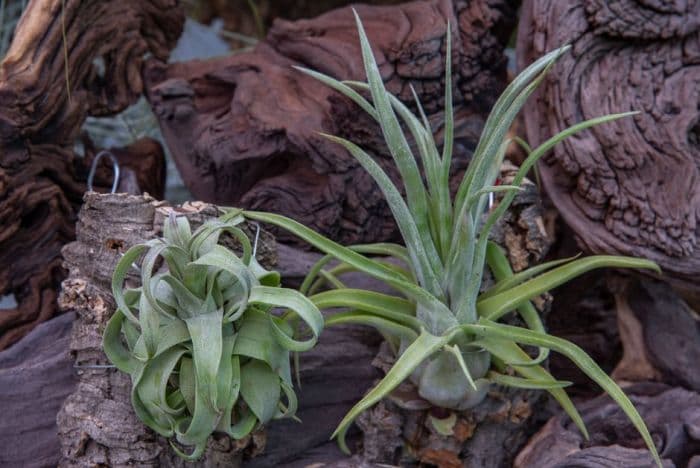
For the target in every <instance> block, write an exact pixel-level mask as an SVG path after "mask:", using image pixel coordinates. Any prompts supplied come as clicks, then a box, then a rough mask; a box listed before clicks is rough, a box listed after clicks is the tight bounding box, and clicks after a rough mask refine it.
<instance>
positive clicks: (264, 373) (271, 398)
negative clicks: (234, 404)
mask: <svg viewBox="0 0 700 468" xmlns="http://www.w3.org/2000/svg"><path fill="white" fill-rule="evenodd" d="M241 396H242V397H243V399H244V400H245V402H246V403H247V404H248V407H249V408H250V410H251V411H252V412H253V414H255V416H256V417H257V418H258V420H260V422H261V423H263V424H265V423H266V422H268V421H269V420H271V419H272V418H273V417H274V416H275V414H276V413H277V403H278V402H279V399H280V378H279V376H278V375H277V374H276V373H275V372H274V371H273V370H272V369H270V366H268V365H267V364H265V363H264V362H262V361H258V360H252V361H249V362H248V363H247V364H245V365H244V366H242V367H241Z"/></svg>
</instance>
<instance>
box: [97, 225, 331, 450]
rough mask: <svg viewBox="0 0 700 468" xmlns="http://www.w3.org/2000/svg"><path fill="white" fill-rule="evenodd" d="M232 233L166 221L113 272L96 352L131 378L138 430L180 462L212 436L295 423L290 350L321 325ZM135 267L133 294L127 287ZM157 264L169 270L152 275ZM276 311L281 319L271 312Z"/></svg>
mask: <svg viewBox="0 0 700 468" xmlns="http://www.w3.org/2000/svg"><path fill="white" fill-rule="evenodd" d="M234 217H235V213H234ZM237 224H238V221H232V220H231V219H230V218H226V217H222V218H221V219H219V220H213V221H209V222H207V223H205V224H204V225H202V226H201V227H200V228H199V229H197V230H196V231H195V232H194V233H192V232H191V230H190V225H189V223H188V221H187V219H186V218H183V217H180V218H175V216H171V217H170V218H169V219H168V220H166V222H165V226H164V229H163V231H164V236H163V238H162V239H155V240H152V241H150V242H147V243H146V244H142V245H136V246H134V247H132V248H131V249H129V250H128V251H127V252H126V253H125V254H124V256H123V257H122V258H121V260H120V261H119V263H118V265H117V267H116V269H115V271H114V276H113V282H112V291H113V294H114V299H115V301H116V303H117V311H116V312H115V314H114V315H113V316H112V318H111V319H110V320H109V322H108V324H107V327H106V329H105V333H104V350H105V353H106V354H107V357H108V358H109V360H110V361H111V362H112V363H113V364H114V365H115V366H116V367H117V368H118V369H119V370H121V371H123V372H126V373H128V374H129V375H130V376H131V381H132V389H131V401H132V404H133V407H134V410H135V411H136V414H137V415H138V417H139V418H140V419H141V421H143V422H144V423H145V424H146V425H147V426H148V427H150V428H151V429H153V430H154V431H156V432H157V433H158V434H160V435H162V436H164V437H173V436H174V437H175V439H176V440H177V442H178V443H179V444H180V445H184V446H194V449H193V450H192V452H191V453H190V454H185V453H183V452H182V451H181V450H180V448H179V447H178V446H176V445H175V444H173V448H174V449H175V450H176V451H177V453H178V454H180V455H181V456H182V457H184V458H187V459H197V458H199V457H200V456H201V455H202V453H203V451H204V448H205V447H206V443H207V440H208V438H209V436H210V435H211V434H212V433H213V432H214V431H219V432H224V433H227V434H229V435H230V436H231V437H233V438H234V439H240V438H242V437H245V436H246V435H248V434H249V433H250V432H251V431H253V430H254V429H255V428H256V427H258V426H259V425H260V424H265V423H267V422H268V421H270V420H271V419H273V418H283V417H293V416H294V414H295V412H296V408H297V399H296V395H295V393H294V390H293V388H292V378H291V371H290V363H289V352H290V351H305V350H308V349H310V348H311V347H312V346H314V344H315V343H316V339H317V337H318V335H319V333H320V332H321V329H322V327H323V317H322V316H321V313H320V312H319V310H318V308H317V307H316V306H315V305H313V304H312V303H311V302H310V301H309V299H307V298H306V297H305V296H303V295H302V294H300V293H299V292H297V291H293V290H290V289H285V288H281V287H279V286H280V278H279V275H278V274H277V273H274V272H269V271H266V270H265V269H264V268H263V267H262V266H261V265H260V264H259V263H258V262H257V261H256V260H255V252H254V248H253V247H252V246H251V243H250V241H249V239H248V237H247V236H246V234H245V233H244V232H243V231H242V230H241V228H240V227H238V226H237ZM222 233H228V234H230V235H232V236H233V237H234V238H236V239H237V240H238V241H239V242H240V244H241V245H242V249H243V254H242V256H241V257H239V256H237V255H236V254H234V253H233V252H232V251H230V250H229V249H227V248H226V247H224V246H223V245H220V244H219V237H220V235H221V234H222ZM141 257H143V260H142V263H141V268H140V275H141V287H138V288H125V287H124V280H125V279H126V276H127V273H128V271H129V270H130V269H131V268H135V264H134V262H136V261H137V260H138V259H139V258H141ZM160 260H163V261H164V263H165V265H166V266H167V271H162V272H161V271H157V272H156V271H154V268H155V267H156V266H157V262H158V261H160ZM278 307H281V308H284V309H287V313H286V314H285V315H284V316H278V315H275V314H273V313H272V312H273V309H274V308H278ZM300 320H301V321H302V322H304V323H305V324H306V326H307V328H308V331H309V332H310V337H309V338H308V339H307V340H305V341H300V340H297V339H295V337H294V333H293V330H295V329H296V327H297V325H299V324H300V322H299V321H300ZM285 400H286V403H285Z"/></svg>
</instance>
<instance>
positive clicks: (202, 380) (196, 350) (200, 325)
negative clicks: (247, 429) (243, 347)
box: [185, 310, 223, 408]
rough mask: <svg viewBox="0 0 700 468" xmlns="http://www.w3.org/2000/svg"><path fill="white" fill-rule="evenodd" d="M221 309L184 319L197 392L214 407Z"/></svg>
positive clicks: (220, 339)
mask: <svg viewBox="0 0 700 468" xmlns="http://www.w3.org/2000/svg"><path fill="white" fill-rule="evenodd" d="M222 319H223V317H222V311H221V310H219V311H217V312H214V313H209V314H201V315H195V316H194V317H190V318H188V319H186V320H185V323H186V324H187V329H188V330H189V332H190V336H191V337H192V358H193V361H194V369H195V374H196V381H197V394H198V395H199V396H201V398H202V400H201V401H204V402H206V404H208V405H209V406H211V407H212V408H216V403H217V386H216V379H217V377H216V376H217V373H218V370H219V363H220V362H221V358H222V357H221V356H222V347H223V336H222V330H221V328H222V326H223V323H222Z"/></svg>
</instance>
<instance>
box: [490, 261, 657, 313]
mask: <svg viewBox="0 0 700 468" xmlns="http://www.w3.org/2000/svg"><path fill="white" fill-rule="evenodd" d="M596 268H643V269H649V270H653V271H656V272H659V267H658V266H657V265H656V263H654V262H652V261H649V260H644V259H639V258H632V257H618V256H611V255H595V256H591V257H586V258H581V259H578V260H575V261H573V262H570V263H568V264H566V265H563V266H560V267H558V268H555V269H553V270H550V271H548V272H546V273H543V274H541V275H540V276H537V277H535V278H533V279H531V280H529V281H526V282H525V283H522V284H520V285H518V286H516V287H514V288H511V289H509V290H507V291H504V292H502V293H499V294H496V295H495V296H491V297H489V298H487V299H484V300H481V301H479V302H478V303H477V310H478V312H479V315H480V316H482V317H486V318H488V319H489V320H498V319H499V318H500V317H501V316H502V315H503V314H506V313H507V312H509V311H511V310H513V309H515V308H516V307H518V306H520V305H521V304H523V303H524V302H526V301H528V300H530V299H532V298H533V297H536V296H539V295H540V294H542V293H544V292H547V291H549V290H550V289H552V288H555V287H557V286H559V285H561V284H564V283H566V282H567V281H569V280H571V279H572V278H575V277H577V276H579V275H582V274H583V273H586V272H588V271H591V270H593V269H596Z"/></svg>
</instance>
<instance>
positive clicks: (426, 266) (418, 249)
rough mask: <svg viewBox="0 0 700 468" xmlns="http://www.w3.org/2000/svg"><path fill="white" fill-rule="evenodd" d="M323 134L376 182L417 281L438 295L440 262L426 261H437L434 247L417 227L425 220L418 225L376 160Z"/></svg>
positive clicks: (359, 149) (357, 148) (349, 144)
mask: <svg viewBox="0 0 700 468" xmlns="http://www.w3.org/2000/svg"><path fill="white" fill-rule="evenodd" d="M323 136H325V137H326V138H328V139H329V140H331V141H333V142H335V143H338V144H340V145H341V146H343V147H344V148H345V149H346V150H348V152H350V154H352V155H353V156H354V157H355V159H357V160H358V162H359V163H360V164H361V165H362V167H363V168H364V169H365V170H366V171H367V172H368V173H369V174H370V175H371V176H372V178H374V180H375V181H376V182H377V185H378V186H379V189H380V190H381V191H382V193H383V194H384V198H385V199H386V201H387V204H388V205H389V208H390V209H391V212H392V214H393V215H394V219H395V220H396V224H397V225H398V227H399V230H400V231H401V236H402V237H403V239H404V241H405V242H406V248H407V249H408V253H409V256H410V258H411V264H412V265H413V266H414V271H415V273H416V276H417V277H418V281H419V283H420V284H421V286H423V287H424V288H425V289H426V290H427V291H428V292H430V293H431V294H432V295H433V296H435V297H438V298H439V297H441V296H442V290H441V288H440V282H439V281H438V276H439V275H440V274H441V273H442V265H440V266H439V267H436V266H435V265H433V264H434V263H435V262H431V261H430V258H431V257H435V258H437V259H438V261H439V257H438V255H437V251H435V246H434V245H433V244H432V241H431V242H430V246H431V247H430V248H426V246H425V245H424V243H423V240H422V237H423V236H424V234H422V232H421V229H423V230H424V231H425V230H427V221H426V224H425V226H422V227H421V226H419V225H418V222H417V219H415V218H414V216H413V215H412V214H411V212H410V210H409V208H408V206H407V205H406V203H405V202H404V200H403V197H402V196H401V193H400V192H399V190H398V189H397V188H396V186H394V184H393V182H392V181H391V179H390V178H389V176H388V175H386V173H385V172H384V170H383V169H382V168H381V167H380V166H379V164H377V163H376V162H375V161H374V159H372V158H371V157H370V156H369V155H368V154H367V153H366V152H365V151H363V150H362V148H360V147H359V146H357V145H355V144H354V143H352V142H350V141H348V140H345V139H343V138H338V137H335V136H332V135H326V134H324V135H323ZM407 190H408V188H407Z"/></svg>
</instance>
